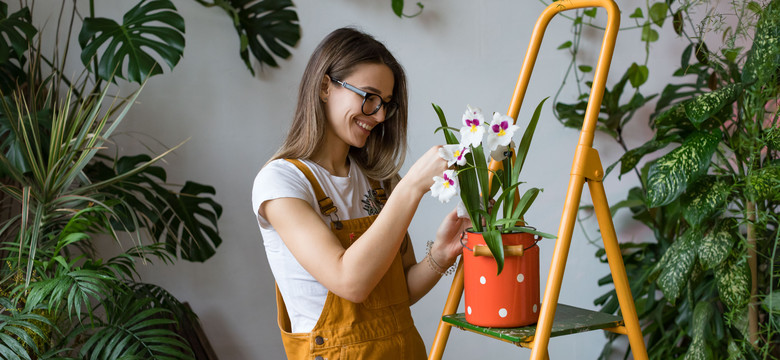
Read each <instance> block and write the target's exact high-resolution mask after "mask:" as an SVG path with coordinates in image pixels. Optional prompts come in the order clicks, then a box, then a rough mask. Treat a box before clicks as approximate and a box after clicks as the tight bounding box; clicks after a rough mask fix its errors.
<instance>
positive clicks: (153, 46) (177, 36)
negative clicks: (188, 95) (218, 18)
mask: <svg viewBox="0 0 780 360" xmlns="http://www.w3.org/2000/svg"><path fill="white" fill-rule="evenodd" d="M159 24H162V25H163V26H159ZM183 34H184V19H183V18H182V17H181V16H180V15H179V14H178V13H176V7H174V6H173V3H171V1H170V0H148V1H141V2H139V3H138V4H137V5H136V6H134V7H133V8H132V9H130V11H128V12H127V13H125V15H124V17H123V23H122V25H119V24H117V23H116V22H115V21H114V20H111V19H106V18H86V19H85V20H84V25H83V26H82V28H81V32H80V33H79V44H81V47H82V49H83V50H82V51H81V61H82V62H83V63H84V65H85V66H87V67H90V66H91V61H92V59H93V58H94V57H97V58H98V68H97V69H91V71H93V72H96V73H97V74H98V76H100V77H101V78H103V79H106V80H108V79H111V77H112V76H114V75H115V76H117V77H119V78H126V79H127V80H129V81H132V82H137V83H142V82H143V81H144V80H145V79H146V77H147V76H152V75H156V74H160V73H162V69H160V66H158V64H157V61H156V60H155V59H154V58H153V57H152V55H151V54H150V53H149V52H148V51H152V52H154V53H156V54H157V55H158V56H159V57H160V58H162V60H163V61H165V63H166V64H168V67H170V68H171V69H173V67H174V66H176V64H178V62H179V60H180V59H181V57H182V54H183V53H184V35H183ZM101 48H103V52H102V55H98V51H99V50H100V49H101ZM125 61H127V75H125V69H123V68H122V64H123V63H125Z"/></svg>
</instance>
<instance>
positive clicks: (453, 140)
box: [431, 103, 459, 145]
mask: <svg viewBox="0 0 780 360" xmlns="http://www.w3.org/2000/svg"><path fill="white" fill-rule="evenodd" d="M431 106H433V111H435V112H436V115H437V116H438V117H439V123H441V128H442V129H443V131H444V139H445V140H446V141H447V144H450V145H452V144H458V143H459V142H458V138H457V137H455V134H453V133H452V131H450V130H449V127H450V126H449V124H447V117H445V116H444V111H442V109H441V107H439V105H436V104H434V103H431Z"/></svg>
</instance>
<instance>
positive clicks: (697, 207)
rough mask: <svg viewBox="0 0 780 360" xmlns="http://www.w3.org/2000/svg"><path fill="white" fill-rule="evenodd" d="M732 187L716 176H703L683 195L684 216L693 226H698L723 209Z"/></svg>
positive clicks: (681, 200)
mask: <svg viewBox="0 0 780 360" xmlns="http://www.w3.org/2000/svg"><path fill="white" fill-rule="evenodd" d="M730 190H731V187H730V186H729V184H727V183H726V182H724V181H719V180H718V178H717V177H715V176H703V177H702V178H700V179H699V180H698V181H696V182H695V183H693V184H692V185H691V186H690V187H689V188H688V191H687V192H686V193H685V194H683V195H682V197H681V199H680V202H681V203H682V206H683V217H684V218H685V221H687V222H688V224H690V225H691V226H698V225H699V224H700V223H701V222H702V221H703V220H704V219H706V218H708V217H710V216H711V215H713V214H715V213H716V212H718V211H719V210H723V204H724V203H725V202H726V198H727V197H728V194H729V191H730Z"/></svg>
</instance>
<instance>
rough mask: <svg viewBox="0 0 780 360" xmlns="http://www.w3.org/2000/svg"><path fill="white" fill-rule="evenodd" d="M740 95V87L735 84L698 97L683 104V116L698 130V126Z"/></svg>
mask: <svg viewBox="0 0 780 360" xmlns="http://www.w3.org/2000/svg"><path fill="white" fill-rule="evenodd" d="M741 93H742V85H741V84H738V83H737V84H730V85H728V86H725V87H722V88H720V89H717V90H715V91H712V92H708V93H706V94H703V95H699V96H697V97H695V98H693V99H691V100H690V101H686V102H685V103H684V105H683V106H684V107H685V115H687V116H688V119H690V120H691V122H692V123H693V124H694V126H696V127H697V128H698V127H699V125H700V124H702V123H703V122H704V121H705V120H707V119H709V118H711V117H712V116H713V115H715V114H717V113H718V111H720V110H721V109H722V108H723V107H724V106H728V105H730V104H732V103H733V102H734V101H736V100H737V97H739V95H740V94H741Z"/></svg>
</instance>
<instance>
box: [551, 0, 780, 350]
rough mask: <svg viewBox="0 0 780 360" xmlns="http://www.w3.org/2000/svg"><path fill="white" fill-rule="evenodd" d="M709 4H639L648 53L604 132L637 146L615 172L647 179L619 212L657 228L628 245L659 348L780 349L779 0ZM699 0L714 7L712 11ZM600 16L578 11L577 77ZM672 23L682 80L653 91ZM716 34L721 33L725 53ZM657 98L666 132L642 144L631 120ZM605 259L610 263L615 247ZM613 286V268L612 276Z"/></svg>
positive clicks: (573, 119)
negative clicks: (651, 82)
mask: <svg viewBox="0 0 780 360" xmlns="http://www.w3.org/2000/svg"><path fill="white" fill-rule="evenodd" d="M709 5H710V4H709V3H708V2H698V1H676V2H675V1H671V2H655V3H652V4H648V5H647V7H645V8H644V10H645V11H643V10H642V9H641V8H638V9H636V10H635V11H634V12H633V13H632V14H631V15H630V18H633V19H636V25H635V26H632V27H635V28H638V29H641V39H642V41H643V42H644V43H645V44H646V47H645V49H646V52H645V59H644V61H640V62H639V63H640V64H643V65H640V64H638V63H634V64H632V65H631V66H630V67H629V68H628V69H627V70H626V71H625V73H624V75H623V76H622V78H621V79H620V81H618V82H617V83H616V84H615V85H614V86H613V87H612V89H609V90H608V91H607V92H606V93H605V97H604V104H603V105H602V109H601V117H600V119H599V130H601V131H602V132H603V133H605V134H608V135H610V136H611V137H612V138H614V139H615V140H616V141H617V142H618V143H619V144H620V145H621V146H622V147H623V149H624V150H626V152H625V153H624V154H623V155H622V156H621V158H620V159H619V160H618V161H617V162H616V163H614V164H612V165H611V166H609V167H608V169H607V171H606V172H607V173H610V172H612V171H616V172H618V176H619V177H620V176H623V175H625V174H627V173H634V174H636V175H637V176H638V179H639V185H638V186H636V187H634V188H632V189H631V190H630V191H629V192H628V196H627V198H626V199H625V200H623V201H620V202H619V203H617V204H615V205H614V206H613V207H612V211H613V214H614V213H615V212H617V211H619V210H620V209H623V208H626V209H629V210H630V211H631V213H632V215H633V218H634V219H636V220H638V221H639V222H641V223H643V224H645V225H646V226H647V227H648V228H649V229H650V230H651V231H652V233H653V239H649V240H648V241H643V242H639V243H625V244H622V245H621V247H622V249H623V255H624V261H625V263H626V268H627V272H628V276H629V279H631V283H632V284H631V289H632V293H633V295H634V298H635V301H636V305H637V311H638V314H639V318H640V322H641V323H642V325H643V332H644V334H645V338H646V339H647V340H648V344H647V345H648V352H649V356H650V358H659V359H661V358H663V359H666V358H678V357H684V358H686V359H692V358H697V359H703V358H725V357H728V358H730V359H731V358H734V359H742V358H751V359H752V358H757V359H768V358H777V357H778V356H780V353H779V352H780V348H779V347H778V345H777V344H778V343H780V321H778V319H780V318H779V317H778V315H780V311H779V310H780V302H778V297H780V295H778V294H779V293H780V291H778V287H780V271H778V269H780V257H778V256H777V252H778V250H780V234H779V233H778V232H779V229H780V216H779V215H778V209H779V208H780V147H778V142H777V138H778V133H780V130H779V129H780V120H779V116H778V93H779V92H780V83H779V82H778V79H779V77H780V76H779V75H780V68H779V67H778V64H780V42H778V39H780V1H778V0H771V1H766V2H763V3H759V2H754V1H749V2H748V1H745V2H741V1H738V2H733V3H732V4H731V5H730V6H731V7H730V8H729V9H728V10H726V11H719V10H718V9H717V8H710V7H709ZM694 9H695V10H697V11H703V12H704V16H703V18H702V19H701V20H700V21H699V22H697V21H696V20H694V15H695V14H696V13H697V11H694ZM645 12H646V13H647V15H645ZM700 14H701V13H700ZM726 14H734V16H735V21H732V22H730V23H732V24H736V25H735V26H734V27H731V26H727V25H726V24H727V23H728V22H727V21H726V20H725V19H724V18H725V17H726V16H727V15H726ZM594 18H595V9H589V10H586V11H583V12H581V13H579V14H578V15H577V16H576V17H575V18H574V25H573V26H574V29H575V31H574V34H575V36H574V39H573V40H572V41H570V42H566V43H564V44H562V46H561V48H562V49H567V50H568V51H569V52H570V54H571V55H572V65H571V66H570V71H573V72H574V73H575V78H576V79H577V82H578V86H579V83H580V82H582V83H584V85H585V86H588V85H589V83H588V82H587V80H586V76H584V75H583V72H585V73H587V71H589V70H590V69H589V68H587V67H585V68H583V66H578V65H577V60H576V54H577V52H578V48H579V41H580V39H581V33H582V27H583V26H589V24H590V23H592V21H593V20H591V19H594ZM664 24H671V26H672V27H673V30H674V31H675V32H676V33H677V35H678V36H679V39H681V40H682V41H685V42H687V43H688V45H687V47H686V48H685V50H684V51H683V53H682V56H681V62H680V68H679V69H678V70H677V71H676V72H675V73H674V74H673V75H674V77H675V78H679V80H675V81H674V82H671V81H670V83H669V84H668V85H667V86H666V87H665V88H664V89H663V91H661V92H660V94H652V95H643V94H642V93H641V92H640V86H641V85H643V84H644V83H645V81H646V80H647V78H648V76H649V69H648V68H647V59H648V58H649V56H650V44H651V43H653V42H656V41H659V35H658V34H659V33H658V31H657V29H658V28H660V27H662V26H664ZM709 33H715V34H716V35H718V38H719V40H721V39H722V43H718V45H717V46H716V48H717V50H715V51H711V50H709V49H710V48H713V42H709V46H708V45H707V44H708V41H707V39H706V36H707V35H708V34H709ZM629 84H630V86H631V88H633V89H629V88H628V87H627V85H629ZM580 89H581V91H582V89H584V88H580ZM628 91H632V92H633V93H632V94H631V95H628V94H624V93H627V92H628ZM582 92H583V93H584V94H583V95H582V96H581V97H580V99H579V100H578V102H576V103H573V104H565V103H556V104H555V110H556V114H557V116H558V117H559V119H560V120H561V122H562V123H563V124H564V125H565V126H568V127H575V128H578V127H579V124H581V121H582V120H581V119H582V113H583V111H584V105H585V103H584V100H582V99H585V98H586V97H587V90H585V91H582ZM656 97H657V102H656V105H655V112H654V113H653V114H652V116H651V117H650V121H649V125H650V128H651V129H652V130H653V131H654V136H653V138H652V139H650V140H649V141H647V142H645V143H644V144H641V145H640V146H637V147H634V148H631V149H629V147H628V144H626V140H625V138H624V137H623V129H624V127H625V125H626V124H627V123H628V122H629V121H631V120H633V119H636V118H638V116H636V112H637V110H639V109H640V108H642V107H643V106H646V104H648V102H649V101H650V100H652V99H655V98H656ZM659 150H663V151H661V152H660V153H661V155H657V154H659V153H658V152H657V151H659ZM618 164H619V165H620V166H619V167H618V166H617V165H618ZM618 169H619V170H618ZM597 256H599V257H600V258H601V259H602V261H606V259H605V257H604V251H603V249H600V250H599V251H598V252H597ZM609 283H611V277H610V276H606V277H604V278H602V279H601V280H600V282H599V284H600V285H606V284H609ZM659 290H660V292H659ZM659 294H660V296H659ZM595 303H596V304H597V305H602V306H603V307H602V311H605V312H610V313H613V312H616V311H617V309H618V303H617V298H616V295H615V292H614V290H613V291H610V292H608V293H606V294H604V295H603V296H601V297H599V298H598V299H596V300H595ZM613 339H614V336H611V335H610V342H609V343H608V344H607V345H606V346H605V350H604V352H603V353H602V357H607V356H608V354H609V352H610V351H611V349H612V340H613ZM627 355H628V354H626V356H627Z"/></svg>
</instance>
